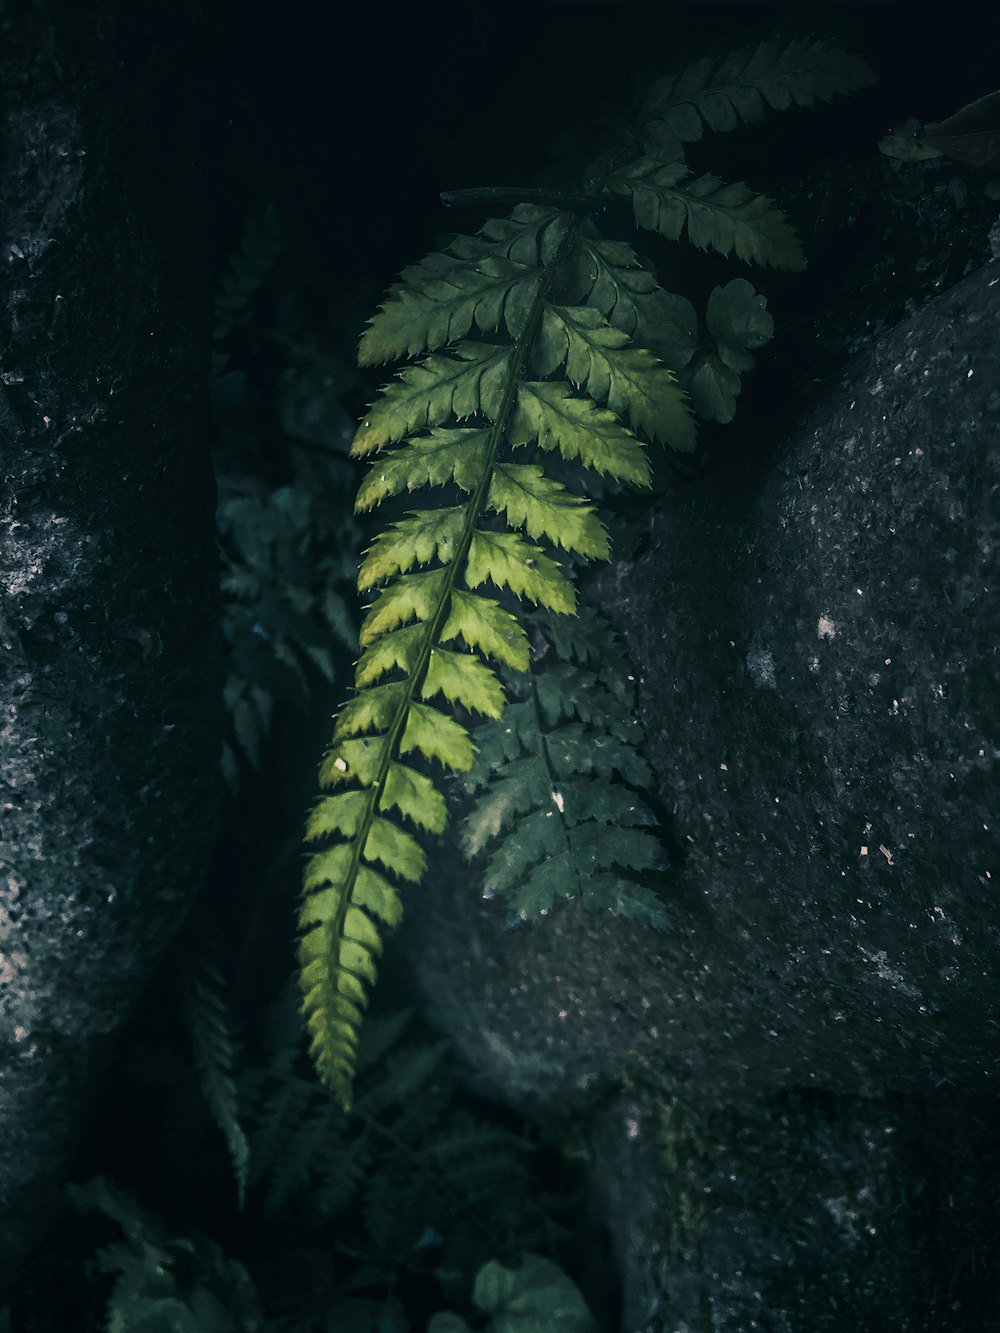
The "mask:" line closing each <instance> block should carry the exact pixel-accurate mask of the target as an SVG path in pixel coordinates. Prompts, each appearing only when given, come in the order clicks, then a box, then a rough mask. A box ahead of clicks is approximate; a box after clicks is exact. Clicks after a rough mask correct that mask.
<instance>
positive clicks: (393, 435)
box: [351, 342, 512, 458]
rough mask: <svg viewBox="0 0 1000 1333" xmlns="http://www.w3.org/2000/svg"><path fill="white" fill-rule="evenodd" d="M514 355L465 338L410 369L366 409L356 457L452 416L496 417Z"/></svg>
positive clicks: (354, 451) (354, 452)
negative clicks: (463, 340) (479, 413)
mask: <svg viewBox="0 0 1000 1333" xmlns="http://www.w3.org/2000/svg"><path fill="white" fill-rule="evenodd" d="M511 353H512V349H511V348H510V347H494V346H492V345H491V344H489V343H471V342H466V343H459V344H458V346H457V347H453V348H450V349H449V350H448V352H447V353H435V354H433V355H430V356H427V357H425V358H424V360H423V361H421V362H419V363H418V364H417V365H415V366H410V367H408V368H407V369H406V370H404V371H403V373H402V374H401V375H400V376H399V377H398V379H397V380H396V381H395V382H394V383H392V384H390V385H388V386H387V387H386V388H385V389H384V390H383V392H382V395H381V397H380V398H378V399H377V400H376V401H375V402H374V403H373V404H372V405H371V407H370V408H369V409H368V411H367V412H366V413H365V417H364V419H363V420H362V422H361V425H360V426H359V427H358V431H357V434H356V435H355V437H354V443H353V444H352V445H351V453H352V455H353V456H354V457H355V458H363V457H366V456H367V455H369V454H372V453H375V452H376V451H378V450H379V449H384V448H385V446H386V445H387V444H395V443H396V442H397V441H399V440H405V439H406V438H407V437H408V436H411V435H414V434H415V433H416V432H417V431H419V430H423V429H425V428H428V427H432V426H439V425H440V424H441V423H442V422H443V421H447V420H448V418H449V417H456V418H457V419H458V420H459V421H464V420H466V419H467V418H469V417H471V416H474V415H475V413H476V412H483V413H485V415H486V416H488V417H490V418H491V419H493V418H494V417H495V416H496V414H497V411H498V410H499V407H500V399H501V396H502V394H503V386H504V382H505V379H506V377H507V375H508V374H509V362H510V357H511Z"/></svg>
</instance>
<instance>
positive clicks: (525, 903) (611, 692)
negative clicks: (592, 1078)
mask: <svg viewBox="0 0 1000 1333" xmlns="http://www.w3.org/2000/svg"><path fill="white" fill-rule="evenodd" d="M528 623H529V627H530V629H531V632H532V636H533V639H534V653H533V659H534V662H533V666H534V670H533V671H532V672H531V673H530V674H526V675H525V676H523V677H521V678H516V677H514V676H511V677H510V678H509V680H508V682H507V685H508V692H509V694H510V696H511V699H512V702H510V703H509V704H508V706H507V708H506V710H505V712H504V716H503V721H502V722H501V723H500V724H499V725H496V726H487V727H483V728H482V729H481V731H480V732H479V733H478V736H477V739H478V742H479V750H478V753H477V755H476V759H475V762H474V764H473V766H472V769H471V771H470V772H469V774H468V775H467V777H466V778H465V779H464V781H463V783H462V786H463V787H464V789H465V791H466V792H467V793H468V794H469V795H474V796H475V797H476V800H475V802H474V804H473V806H472V809H471V811H470V812H469V813H468V814H467V815H466V817H465V819H464V821H463V825H462V843H463V847H464V850H465V852H466V855H467V856H468V857H469V858H470V859H475V858H477V857H479V856H480V855H481V854H483V853H484V852H489V853H490V854H489V857H488V860H487V862H486V866H485V870H484V873H483V894H484V897H487V898H492V897H497V896H500V897H502V898H504V899H506V900H507V901H509V902H510V904H511V906H512V907H513V909H514V911H515V912H516V913H517V914H518V915H519V916H520V917H521V918H522V919H525V918H528V917H535V916H542V915H544V914H545V913H546V912H548V911H549V910H550V909H551V908H552V907H553V906H554V905H555V904H556V903H558V902H560V901H561V900H563V899H566V898H580V899H582V901H583V903H584V906H585V907H587V908H588V909H589V910H591V911H597V910H601V909H606V910H608V911H611V912H614V913H615V914H616V915H619V916H627V917H631V918H633V919H634V920H638V921H643V922H645V923H646V924H647V925H650V926H655V927H656V928H657V929H661V930H662V929H664V928H666V926H667V924H668V920H669V918H668V916H667V913H666V911H665V909H664V906H663V903H662V902H661V900H660V898H659V896H658V895H657V894H656V893H655V892H654V891H653V889H651V888H650V887H649V885H648V883H646V882H644V881H645V879H646V878H647V872H648V871H650V870H651V869H652V868H653V867H655V866H657V865H658V864H661V863H662V861H663V853H662V849H661V843H660V839H659V837H658V836H657V835H656V831H655V823H656V820H655V817H654V815H653V812H652V810H651V809H650V807H649V805H648V804H647V803H646V802H645V801H644V800H643V798H642V796H641V795H640V794H639V793H640V791H642V790H643V789H647V790H648V789H649V788H650V787H651V786H652V782H653V776H652V773H651V771H650V768H649V765H648V764H647V763H646V761H645V759H644V758H643V757H642V755H641V754H640V753H639V749H638V741H639V734H640V730H641V729H640V725H639V721H638V719H637V718H636V716H635V713H634V711H633V707H632V694H633V681H634V677H632V676H631V675H630V673H629V666H628V660H627V658H626V656H625V652H624V650H623V648H622V645H621V643H620V641H619V640H618V639H617V638H616V636H615V634H614V632H613V630H612V628H611V626H610V625H609V624H608V622H607V621H606V620H605V619H604V617H603V616H601V615H600V614H599V613H598V612H597V611H595V610H594V609H593V608H592V607H582V608H581V610H580V614H579V617H578V618H573V619H569V618H563V619H562V620H560V619H559V618H557V617H554V616H547V615H544V614H538V613H535V614H533V615H532V616H531V617H530V618H529V622H528ZM515 835H516V836H515Z"/></svg>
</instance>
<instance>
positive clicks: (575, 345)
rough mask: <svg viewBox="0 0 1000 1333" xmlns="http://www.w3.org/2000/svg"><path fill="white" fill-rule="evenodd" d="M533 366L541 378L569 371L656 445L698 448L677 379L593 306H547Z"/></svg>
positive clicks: (593, 394)
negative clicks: (656, 441)
mask: <svg viewBox="0 0 1000 1333" xmlns="http://www.w3.org/2000/svg"><path fill="white" fill-rule="evenodd" d="M533 360H534V365H535V369H536V370H537V371H538V373H539V374H540V375H551V374H552V373H553V372H555V371H557V370H558V369H559V368H560V367H561V366H563V365H565V367H566V373H567V375H568V376H569V378H570V379H571V380H572V381H573V383H574V384H576V385H578V386H580V387H582V388H585V389H586V391H587V393H588V394H589V395H590V397H591V398H593V399H594V401H595V402H597V403H605V402H606V403H607V405H608V407H609V408H610V409H611V411H612V412H615V413H617V414H618V415H619V416H628V417H629V418H630V420H631V422H632V425H633V426H634V427H635V428H636V429H638V430H644V431H645V432H646V434H647V435H649V436H651V437H652V438H653V439H655V440H660V441H662V442H664V443H667V444H670V445H673V446H674V447H675V448H679V449H691V448H692V447H693V445H694V427H693V425H692V423H691V418H690V416H689V415H688V412H687V408H686V406H685V402H684V395H683V393H682V392H681V390H680V389H679V388H678V385H677V380H676V378H675V377H674V375H673V374H672V373H671V372H670V371H669V370H667V368H666V366H664V365H662V363H661V362H659V361H658V360H657V359H656V357H655V356H653V354H652V353H651V352H647V351H646V350H645V348H642V347H633V346H632V345H631V343H630V340H629V338H628V336H627V334H625V333H623V332H622V331H621V329H616V328H614V327H613V326H612V325H610V324H609V323H608V322H607V321H606V320H605V319H603V318H602V317H601V315H600V314H598V312H597V311H596V310H594V309H592V308H591V307H590V306H571V307H570V306H547V307H546V310H545V314H544V316H543V319H542V328H541V331H540V334H539V337H538V339H537V341H536V343H535V346H534V348H533Z"/></svg>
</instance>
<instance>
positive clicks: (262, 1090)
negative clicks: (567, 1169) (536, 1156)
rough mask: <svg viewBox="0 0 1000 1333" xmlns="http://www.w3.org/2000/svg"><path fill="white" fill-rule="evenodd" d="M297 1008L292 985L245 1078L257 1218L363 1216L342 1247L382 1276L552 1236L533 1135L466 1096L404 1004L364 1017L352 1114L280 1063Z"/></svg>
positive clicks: (476, 1257) (465, 1263)
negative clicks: (492, 1117) (262, 1061)
mask: <svg viewBox="0 0 1000 1333" xmlns="http://www.w3.org/2000/svg"><path fill="white" fill-rule="evenodd" d="M296 1018H297V1015H296V1006H295V1002H294V994H293V993H292V992H288V993H286V994H285V995H284V996H283V997H282V998H281V999H280V1001H279V1003H278V1006H277V1008H276V1013H275V1019H276V1021H273V1022H272V1028H271V1032H272V1040H274V1039H275V1037H277V1045H276V1046H275V1048H274V1049H273V1051H272V1053H271V1060H270V1064H269V1065H268V1067H266V1068H264V1069H261V1070H255V1071H249V1072H248V1073H247V1074H246V1075H245V1076H244V1080H243V1088H244V1104H245V1105H246V1107H247V1123H248V1125H249V1137H250V1149H251V1158H250V1159H251V1174H250V1182H251V1196H252V1197H253V1198H255V1199H257V1200H258V1201H259V1205H260V1207H261V1208H262V1209H263V1212H264V1214H265V1215H266V1216H271V1217H275V1218H281V1217H287V1216H288V1215H289V1210H291V1211H292V1212H294V1214H295V1215H296V1216H297V1217H299V1218H301V1217H303V1216H306V1217H308V1218H310V1219H311V1221H312V1224H313V1225H316V1226H322V1225H326V1224H328V1223H331V1222H341V1221H342V1220H343V1219H345V1218H348V1217H360V1219H361V1229H360V1230H358V1229H357V1228H356V1227H355V1226H353V1225H352V1227H351V1231H350V1234H351V1236H352V1241H351V1244H352V1246H353V1248H355V1249H358V1250H362V1251H364V1253H365V1254H366V1256H367V1258H368V1261H369V1262H370V1263H372V1264H374V1265H375V1267H376V1268H377V1269H378V1270H379V1272H380V1273H381V1278H380V1281H381V1282H382V1283H383V1285H385V1283H386V1279H387V1276H388V1274H389V1273H390V1272H391V1270H393V1269H394V1268H396V1267H398V1266H399V1265H401V1264H402V1265H403V1266H411V1267H413V1268H415V1269H417V1270H420V1269H422V1268H423V1267H424V1266H425V1260H424V1259H423V1255H424V1254H425V1253H426V1252H429V1251H430V1252H435V1253H439V1252H441V1251H442V1250H443V1251H444V1254H445V1256H446V1258H445V1260H444V1262H445V1263H446V1265H449V1266H453V1267H456V1268H457V1269H459V1270H461V1269H468V1267H469V1264H470V1262H472V1263H474V1262H476V1261H479V1262H481V1261H482V1259H483V1258H484V1257H485V1256H486V1255H488V1254H489V1253H490V1252H493V1251H498V1250H502V1251H505V1252H515V1251H517V1250H518V1249H520V1248H521V1247H522V1246H523V1245H524V1244H529V1243H534V1244H551V1243H553V1242H554V1240H555V1239H557V1238H558V1234H559V1232H558V1228H557V1225H556V1223H555V1222H554V1220H553V1219H552V1218H551V1216H550V1215H549V1213H548V1212H547V1210H546V1208H545V1206H544V1201H541V1200H538V1199H536V1198H534V1197H533V1194H534V1189H533V1185H532V1163H531V1158H532V1156H533V1153H534V1144H533V1143H532V1141H531V1140H529V1139H528V1138H526V1137H524V1136H522V1135H519V1134H516V1133H514V1132H512V1131H510V1130H509V1129H506V1128H504V1127H502V1126H500V1125H498V1124H497V1123H495V1122H491V1121H489V1120H484V1119H482V1118H481V1117H478V1116H477V1115H475V1114H474V1113H473V1111H472V1110H471V1109H470V1108H469V1107H467V1106H464V1105H462V1099H461V1098H460V1097H459V1096H458V1093H459V1087H460V1074H459V1071H458V1070H457V1068H456V1067H455V1065H454V1062H453V1060H452V1058H451V1055H450V1052H449V1047H448V1043H447V1042H444V1041H435V1040H429V1041H428V1040H422V1039H419V1038H416V1039H415V1038H414V1036H413V1034H411V1033H410V1032H409V1031H408V1030H409V1029H410V1026H411V1022H412V1015H411V1014H410V1012H409V1011H407V1010H400V1011H397V1012H394V1013H392V1014H388V1015H383V1016H379V1017H377V1018H373V1019H372V1020H370V1022H369V1023H368V1024H367V1025H366V1027H365V1031H364V1035H363V1037H362V1040H361V1043H360V1047H359V1051H358V1065H357V1083H358V1086H357V1095H356V1098H355V1103H354V1108H353V1113H352V1114H351V1115H350V1116H348V1115H347V1114H346V1113H345V1111H344V1110H343V1108H342V1107H340V1106H339V1105H337V1103H336V1102H335V1101H333V1100H332V1099H331V1098H330V1097H329V1096H328V1095H327V1094H326V1093H325V1092H324V1090H323V1089H321V1088H319V1087H318V1086H317V1084H316V1082H315V1080H314V1079H312V1078H310V1077H308V1074H307V1073H306V1072H305V1071H304V1070H303V1069H300V1068H299V1065H298V1062H297V1060H295V1059H291V1060H290V1059H289V1052H290V1051H292V1050H294V1047H290V1046H289V1045H288V1044H287V1040H286V1038H287V1036H288V1035H289V1034H288V1022H289V1019H291V1020H293V1021H294V1020H296ZM470 1256H471V1260H470Z"/></svg>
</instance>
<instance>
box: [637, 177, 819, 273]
mask: <svg viewBox="0 0 1000 1333" xmlns="http://www.w3.org/2000/svg"><path fill="white" fill-rule="evenodd" d="M690 174H691V173H690V171H689V169H688V168H687V167H686V166H684V165H683V164H682V163H672V164H671V165H669V166H664V165H663V164H662V162H660V161H659V160H657V159H656V158H638V159H637V160H636V161H635V162H631V163H629V165H628V166H626V167H623V168H622V170H621V171H620V172H619V173H618V174H617V175H616V176H615V177H614V180H613V182H612V187H611V188H612V189H613V190H614V191H615V193H617V194H621V195H624V196H625V197H626V198H631V200H632V211H633V213H634V214H635V220H636V223H637V225H638V226H640V227H646V228H647V229H648V230H649V231H657V232H659V233H660V235H661V236H665V237H666V239H667V240H668V241H676V240H679V239H680V236H681V233H682V232H683V231H684V229H685V227H686V228H687V236H688V240H689V241H690V242H691V244H692V245H696V246H697V247H698V249H699V250H709V249H712V250H717V251H718V252H719V254H722V255H728V254H730V253H732V252H733V251H735V253H736V255H737V257H738V258H740V259H744V260H746V261H747V262H748V263H749V262H752V263H755V264H770V265H771V266H772V267H773V268H781V269H787V270H789V271H791V272H799V271H800V270H802V269H803V268H805V264H806V260H805V255H804V254H803V252H802V247H801V245H800V244H799V240H798V237H797V236H796V234H795V231H794V230H793V228H792V226H791V224H790V223H789V222H788V221H787V220H786V218H785V215H784V213H782V212H781V210H780V209H777V208H775V207H774V205H773V204H772V203H771V200H770V199H768V198H767V197H766V196H765V195H762V194H754V192H753V191H752V190H751V189H749V187H748V186H746V185H744V184H743V183H742V181H737V182H736V183H735V184H732V185H726V184H724V183H723V182H722V181H721V180H719V178H718V176H712V175H705V176H696V177H695V178H694V179H693V180H691V181H688V182H687V184H681V182H682V181H683V180H684V178H685V177H686V176H689V175H690Z"/></svg>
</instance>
